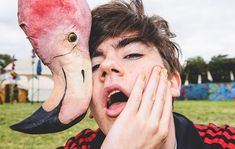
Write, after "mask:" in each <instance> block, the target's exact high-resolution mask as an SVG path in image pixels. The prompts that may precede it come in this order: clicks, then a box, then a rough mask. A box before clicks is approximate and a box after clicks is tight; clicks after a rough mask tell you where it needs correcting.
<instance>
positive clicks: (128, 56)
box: [124, 53, 143, 59]
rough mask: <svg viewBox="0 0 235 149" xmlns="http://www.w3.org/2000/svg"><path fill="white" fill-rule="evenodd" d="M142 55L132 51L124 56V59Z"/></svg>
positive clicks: (136, 57)
mask: <svg viewBox="0 0 235 149" xmlns="http://www.w3.org/2000/svg"><path fill="white" fill-rule="evenodd" d="M142 56H143V54H139V53H132V54H129V55H126V56H124V59H138V58H140V57H142Z"/></svg>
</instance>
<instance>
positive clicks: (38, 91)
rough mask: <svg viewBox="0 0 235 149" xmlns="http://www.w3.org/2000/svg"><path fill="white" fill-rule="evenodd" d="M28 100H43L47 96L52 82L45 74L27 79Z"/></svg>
mask: <svg viewBox="0 0 235 149" xmlns="http://www.w3.org/2000/svg"><path fill="white" fill-rule="evenodd" d="M28 84H29V89H28V99H29V101H37V102H41V101H45V100H46V99H48V98H49V96H50V93H51V91H52V88H53V85H54V82H53V81H52V80H51V79H50V78H48V77H45V76H38V77H37V78H32V79H30V80H29V83H28Z"/></svg>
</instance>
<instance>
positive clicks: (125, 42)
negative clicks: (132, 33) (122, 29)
mask: <svg viewBox="0 0 235 149" xmlns="http://www.w3.org/2000/svg"><path fill="white" fill-rule="evenodd" d="M133 42H143V39H141V38H140V37H128V38H124V39H122V40H120V41H119V42H118V44H117V45H116V47H115V48H117V49H119V48H123V47H125V46H127V45H128V44H130V43H133Z"/></svg>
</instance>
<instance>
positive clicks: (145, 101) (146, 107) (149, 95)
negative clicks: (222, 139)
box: [139, 66, 161, 117]
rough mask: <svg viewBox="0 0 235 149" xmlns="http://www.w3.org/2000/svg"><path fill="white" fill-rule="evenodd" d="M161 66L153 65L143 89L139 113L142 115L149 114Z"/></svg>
mask: <svg viewBox="0 0 235 149" xmlns="http://www.w3.org/2000/svg"><path fill="white" fill-rule="evenodd" d="M160 72H161V67H160V66H155V67H154V68H153V70H152V72H151V75H150V78H149V81H148V83H147V86H146V87H145V89H144V93H143V97H142V101H141V104H140V108H139V114H141V115H142V116H143V117H147V116H149V114H150V112H151V110H152V106H153V103H154V100H155V97H156V90H157V86H158V82H159V78H160Z"/></svg>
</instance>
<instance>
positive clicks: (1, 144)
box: [0, 101, 235, 149]
mask: <svg viewBox="0 0 235 149" xmlns="http://www.w3.org/2000/svg"><path fill="white" fill-rule="evenodd" d="M40 105H41V104H40V103H34V104H31V103H21V104H16V103H15V104H3V105H0V148H11V149H41V148H43V149H47V148H56V147H59V146H63V145H64V144H65V143H66V141H67V139H68V138H70V137H72V136H74V135H76V134H77V133H78V132H79V131H81V130H83V129H85V128H91V129H96V128H97V125H96V123H95V122H94V121H93V120H90V119H89V118H88V117H86V118H85V119H84V120H83V121H82V122H81V123H79V124H77V125H75V126H73V127H72V128H70V129H68V130H65V131H64V132H60V133H55V134H46V135H28V134H23V133H19V132H15V131H12V130H10V129H9V126H10V125H11V124H14V123H16V122H19V121H20V120H22V119H23V118H25V117H26V116H28V115H30V114H31V113H32V112H33V111H35V110H36V109H38V108H39V107H40ZM174 110H175V111H176V112H178V113H182V114H184V115H185V116H187V117H188V118H190V119H191V120H192V121H194V122H195V123H200V124H208V123H210V122H212V123H215V124H217V125H223V124H229V125H231V126H235V116H234V113H235V101H217V102H212V101H176V102H175V104H174Z"/></svg>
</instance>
